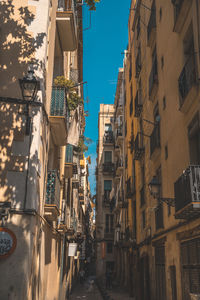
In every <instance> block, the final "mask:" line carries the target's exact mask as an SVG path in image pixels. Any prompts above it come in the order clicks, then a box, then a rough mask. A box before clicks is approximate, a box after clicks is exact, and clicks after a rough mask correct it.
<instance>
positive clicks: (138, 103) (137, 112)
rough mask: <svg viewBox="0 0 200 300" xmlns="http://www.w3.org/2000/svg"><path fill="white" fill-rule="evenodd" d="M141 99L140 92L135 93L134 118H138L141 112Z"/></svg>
mask: <svg viewBox="0 0 200 300" xmlns="http://www.w3.org/2000/svg"><path fill="white" fill-rule="evenodd" d="M142 108H143V105H142V97H141V91H137V93H136V96H135V117H139V116H140V114H141V112H142Z"/></svg>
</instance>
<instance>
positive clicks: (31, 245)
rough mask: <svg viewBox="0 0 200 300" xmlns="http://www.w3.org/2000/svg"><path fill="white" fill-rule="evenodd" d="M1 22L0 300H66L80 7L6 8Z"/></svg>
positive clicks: (79, 227) (74, 198)
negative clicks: (73, 98) (0, 245)
mask: <svg viewBox="0 0 200 300" xmlns="http://www.w3.org/2000/svg"><path fill="white" fill-rule="evenodd" d="M0 14H1V21H0V22H1V25H0V26H1V46H2V47H1V50H0V51H1V53H0V67H1V71H0V79H1V83H0V123H1V126H0V127H1V134H0V149H1V151H0V152H1V153H0V164H1V167H0V195H1V202H0V221H1V226H2V227H1V236H0V238H1V244H2V247H1V252H0V257H1V261H0V266H1V267H0V277H1V282H0V294H1V298H2V299H20V300H21V299H45V300H47V299H49V300H50V299H65V298H66V295H68V293H69V292H70V290H71V287H72V284H73V281H74V278H75V277H76V276H77V273H78V270H79V267H80V261H79V257H78V255H77V253H78V252H77V253H75V252H74V254H72V251H71V250H72V248H76V247H77V245H78V244H81V243H82V241H83V236H84V232H83V231H84V230H85V229H84V226H85V225H84V224H85V223H84V211H83V209H82V206H81V202H80V201H82V200H81V197H80V193H79V191H78V189H77V186H76V188H75V185H74V176H75V175H77V179H78V188H79V182H80V177H81V166H80V159H81V157H82V151H83V149H82V148H81V147H80V143H79V142H80V138H81V136H82V135H83V134H84V126H85V118H84V109H83V104H81V101H80V102H78V103H77V102H75V103H73V104H74V106H73V107H70V105H69V99H70V88H72V89H73V95H76V96H77V97H76V99H81V98H82V97H83V91H82V86H81V85H80V83H81V82H82V52H83V48H82V7H81V1H75V0H66V1H50V0H45V1H34V0H33V1H30V0H24V1H19V0H14V1H12V2H11V1H7V0H5V1H1V3H0ZM58 76H62V80H63V81H64V83H60V81H59V77H58ZM55 79H57V83H56V81H55ZM19 80H20V84H19ZM69 82H70V84H71V86H67V84H69ZM71 100H72V99H71Z"/></svg>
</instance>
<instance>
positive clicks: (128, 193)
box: [126, 177, 133, 198]
mask: <svg viewBox="0 0 200 300" xmlns="http://www.w3.org/2000/svg"><path fill="white" fill-rule="evenodd" d="M132 196H133V187H132V185H131V177H129V179H128V180H127V182H126V198H131V197H132Z"/></svg>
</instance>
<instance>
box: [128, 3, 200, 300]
mask: <svg viewBox="0 0 200 300" xmlns="http://www.w3.org/2000/svg"><path fill="white" fill-rule="evenodd" d="M199 16H200V5H199V1H195V0H193V1H187V0H178V1H170V0H169V1H162V0H153V1H150V0H148V1H145V2H144V1H140V0H139V1H132V3H131V9H130V16H129V24H128V27H129V45H128V54H127V64H126V68H125V74H126V75H125V78H126V108H125V111H126V122H127V135H126V145H128V143H129V144H130V147H129V148H127V151H128V155H127V161H128V163H127V169H126V174H127V175H126V176H128V178H129V179H130V182H132V188H131V193H130V194H129V193H128V195H129V196H128V198H129V199H130V201H131V202H132V205H133V225H134V227H133V230H134V231H135V241H136V242H135V245H133V246H132V247H131V249H129V251H131V252H133V258H134V259H133V266H132V270H133V277H132V279H133V280H132V286H133V291H132V294H133V296H134V297H135V299H148V300H149V299H156V300H158V299H167V300H168V299H169V300H175V299H178V300H179V299H180V300H182V299H183V300H189V299H198V297H199V294H200V288H199V287H200V281H199V278H200V277H199V275H200V273H199V245H200V231H199V224H200V219H199V217H200V198H199V192H200V191H199V155H200V153H199V108H200V101H199V99H200V90H199V72H200V68H199V67H200V64H199V59H200V44H199V42H200V23H199V20H200V18H199ZM126 189H127V192H128V190H129V186H128V185H127V187H126ZM126 195H127V193H126Z"/></svg>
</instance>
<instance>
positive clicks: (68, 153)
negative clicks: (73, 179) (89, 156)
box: [65, 144, 73, 164]
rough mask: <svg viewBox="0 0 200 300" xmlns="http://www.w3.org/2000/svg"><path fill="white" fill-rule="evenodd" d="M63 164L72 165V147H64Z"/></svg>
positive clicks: (68, 145)
mask: <svg viewBox="0 0 200 300" xmlns="http://www.w3.org/2000/svg"><path fill="white" fill-rule="evenodd" d="M65 163H66V164H72V163H73V145H70V144H67V146H66V152H65Z"/></svg>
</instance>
